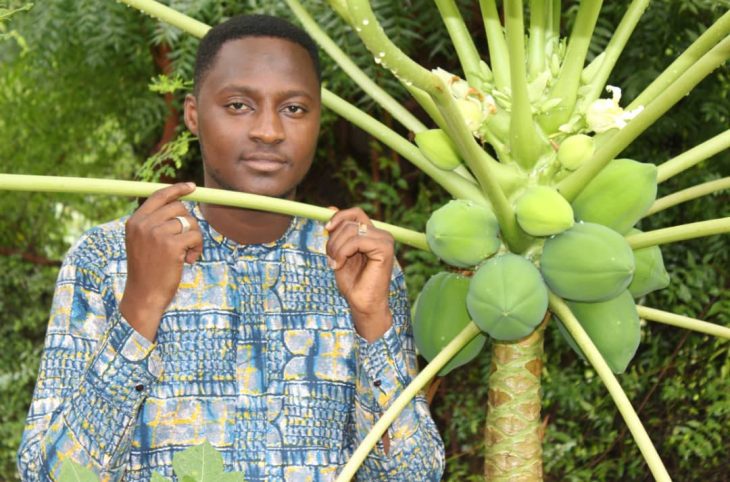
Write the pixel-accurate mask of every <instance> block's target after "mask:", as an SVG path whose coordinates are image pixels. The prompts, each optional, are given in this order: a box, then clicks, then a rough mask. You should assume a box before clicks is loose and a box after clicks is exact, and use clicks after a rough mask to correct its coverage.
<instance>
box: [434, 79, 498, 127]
mask: <svg viewBox="0 0 730 482" xmlns="http://www.w3.org/2000/svg"><path fill="white" fill-rule="evenodd" d="M433 73H434V74H436V76H437V77H439V78H440V79H441V80H442V81H443V82H444V84H446V87H447V88H448V89H449V92H450V93H451V96H452V97H453V98H454V100H455V101H456V105H457V106H458V107H459V111H460V112H461V115H462V117H463V118H464V122H465V123H466V125H467V127H468V128H469V130H470V131H471V132H472V134H473V135H475V136H479V135H480V134H479V129H480V128H481V126H482V124H483V123H484V121H485V120H487V117H489V115H491V114H494V113H495V112H497V106H496V104H495V102H494V98H493V97H492V96H491V95H487V94H484V93H483V92H481V91H480V90H478V89H476V88H474V87H471V86H470V85H469V83H468V82H467V81H466V80H464V79H462V78H461V77H459V76H458V75H454V74H452V73H450V72H447V71H446V70H444V69H442V68H437V69H434V70H433Z"/></svg>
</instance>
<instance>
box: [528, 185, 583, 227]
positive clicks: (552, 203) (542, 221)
mask: <svg viewBox="0 0 730 482" xmlns="http://www.w3.org/2000/svg"><path fill="white" fill-rule="evenodd" d="M515 215H516V216H517V223H518V224H519V225H520V227H521V228H522V229H523V230H524V231H525V232H526V233H527V234H531V235H532V236H550V235H553V234H558V233H561V232H563V231H565V230H566V229H568V228H570V227H571V226H573V209H572V208H571V207H570V203H569V202H568V201H566V200H565V198H564V197H563V196H561V195H560V193H559V192H558V191H556V190H555V189H553V188H551V187H548V186H532V187H529V188H527V190H526V191H525V192H524V193H523V194H522V196H520V197H519V198H518V199H517V201H516V202H515Z"/></svg>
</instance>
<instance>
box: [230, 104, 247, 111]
mask: <svg viewBox="0 0 730 482" xmlns="http://www.w3.org/2000/svg"><path fill="white" fill-rule="evenodd" d="M226 107H228V108H229V109H232V110H236V111H242V110H248V106H247V105H246V104H244V103H243V102H229V103H228V104H226Z"/></svg>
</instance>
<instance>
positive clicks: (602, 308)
mask: <svg viewBox="0 0 730 482" xmlns="http://www.w3.org/2000/svg"><path fill="white" fill-rule="evenodd" d="M567 304H568V306H569V307H570V311H572V312H573V314H574V315H575V317H576V318H577V319H578V321H579V322H580V324H581V326H582V327H583V329H584V330H585V331H586V333H587V334H588V336H589V337H590V339H591V341H593V344H594V345H596V348H597V349H598V351H599V352H600V353H601V355H602V356H603V359H604V360H606V363H608V366H609V367H610V368H611V370H612V371H613V372H614V373H617V374H618V373H623V372H624V371H625V370H626V367H627V366H628V364H629V362H630V361H631V359H632V358H633V357H634V355H635V354H636V350H637V348H638V347H639V341H640V340H641V327H640V321H639V314H638V313H637V311H636V304H635V303H634V299H633V298H632V296H631V293H629V292H628V291H626V290H625V291H623V292H622V293H621V294H620V295H618V296H617V297H615V298H612V299H610V300H607V301H600V302H597V303H580V302H571V301H569V302H567ZM558 328H559V329H560V331H561V333H562V334H563V336H565V338H566V340H567V341H568V344H569V345H570V346H571V348H573V350H575V352H576V353H578V355H580V356H581V357H582V358H584V359H585V355H584V354H583V351H582V350H581V349H580V348H579V347H578V345H577V343H576V342H575V340H574V339H573V337H572V336H571V335H570V333H568V330H567V329H566V328H565V327H564V326H563V325H562V323H561V322H560V320H559V319H558Z"/></svg>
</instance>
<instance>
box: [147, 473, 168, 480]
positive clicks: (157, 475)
mask: <svg viewBox="0 0 730 482" xmlns="http://www.w3.org/2000/svg"><path fill="white" fill-rule="evenodd" d="M150 482H171V481H170V479H168V478H167V477H163V476H161V475H160V474H158V473H157V472H154V473H153V474H152V478H151V479H150Z"/></svg>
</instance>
